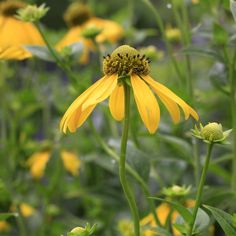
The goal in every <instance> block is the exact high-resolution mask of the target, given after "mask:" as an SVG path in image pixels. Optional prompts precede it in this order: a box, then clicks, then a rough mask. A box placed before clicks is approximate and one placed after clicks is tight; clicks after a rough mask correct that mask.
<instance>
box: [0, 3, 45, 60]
mask: <svg viewBox="0 0 236 236" xmlns="http://www.w3.org/2000/svg"><path fill="white" fill-rule="evenodd" d="M24 7H25V4H24V3H22V2H20V1H14V0H8V1H4V2H1V3H0V35H1V37H0V59H3V60H9V59H15V60H22V59H25V58H28V57H31V56H32V54H31V53H30V52H28V51H27V50H25V49H24V45H44V42H43V39H42V38H41V36H40V34H39V32H38V31H37V29H36V28H35V26H34V25H33V24H32V23H27V22H23V21H20V20H18V19H16V18H15V14H16V12H17V10H18V9H21V8H24Z"/></svg>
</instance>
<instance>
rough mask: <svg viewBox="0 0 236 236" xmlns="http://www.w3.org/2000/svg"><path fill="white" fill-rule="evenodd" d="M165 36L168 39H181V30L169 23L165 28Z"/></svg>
mask: <svg viewBox="0 0 236 236" xmlns="http://www.w3.org/2000/svg"><path fill="white" fill-rule="evenodd" d="M165 33H166V37H167V39H168V40H169V41H179V40H180V39H181V31H180V30H179V29H178V28H172V27H171V26H170V25H168V26H167V27H166V30H165Z"/></svg>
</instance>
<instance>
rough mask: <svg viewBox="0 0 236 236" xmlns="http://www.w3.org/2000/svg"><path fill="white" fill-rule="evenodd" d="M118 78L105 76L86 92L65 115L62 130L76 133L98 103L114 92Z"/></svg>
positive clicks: (61, 125)
mask: <svg viewBox="0 0 236 236" xmlns="http://www.w3.org/2000/svg"><path fill="white" fill-rule="evenodd" d="M117 79H118V78H117V76H104V77H103V78H102V79H100V80H98V81H97V82H95V83H94V84H93V85H92V86H90V87H89V88H88V89H87V90H85V91H84V92H83V93H82V94H81V95H80V96H79V97H78V98H77V99H76V100H75V101H74V102H73V103H72V104H71V105H70V107H69V108H68V109H67V111H66V113H65V114H64V116H63V118H62V120H61V123H60V129H61V130H62V131H63V132H64V133H66V130H67V128H68V129H69V130H70V132H75V130H76V129H77V128H79V127H80V126H81V125H82V124H83V122H84V121H85V120H86V119H87V117H88V116H89V114H90V113H91V112H92V111H93V109H94V108H95V106H96V105H97V103H99V102H101V101H103V100H105V99H106V98H107V97H108V96H109V95H110V94H111V93H112V91H113V89H114V88H115V86H116V83H117Z"/></svg>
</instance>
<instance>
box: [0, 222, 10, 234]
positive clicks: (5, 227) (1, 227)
mask: <svg viewBox="0 0 236 236" xmlns="http://www.w3.org/2000/svg"><path fill="white" fill-rule="evenodd" d="M9 230H10V224H9V223H8V222H7V221H5V220H0V232H2V233H4V232H8V231H9Z"/></svg>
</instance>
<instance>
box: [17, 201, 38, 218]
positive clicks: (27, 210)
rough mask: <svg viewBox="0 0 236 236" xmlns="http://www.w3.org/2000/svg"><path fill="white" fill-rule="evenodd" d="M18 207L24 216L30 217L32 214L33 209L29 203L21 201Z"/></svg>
mask: <svg viewBox="0 0 236 236" xmlns="http://www.w3.org/2000/svg"><path fill="white" fill-rule="evenodd" d="M19 207H20V212H21V214H22V215H23V216H24V217H25V218H27V217H30V216H32V215H33V214H34V213H35V209H34V208H33V207H32V206H30V205H29V204H27V203H24V202H23V203H21V204H20V206H19Z"/></svg>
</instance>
